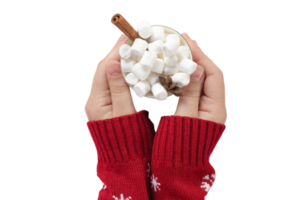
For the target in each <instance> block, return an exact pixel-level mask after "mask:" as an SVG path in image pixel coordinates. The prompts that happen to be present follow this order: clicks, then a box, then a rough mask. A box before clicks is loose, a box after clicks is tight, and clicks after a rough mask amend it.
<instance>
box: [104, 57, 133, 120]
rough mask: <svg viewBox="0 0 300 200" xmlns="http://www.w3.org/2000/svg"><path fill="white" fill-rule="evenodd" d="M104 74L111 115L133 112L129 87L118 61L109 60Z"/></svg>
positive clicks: (117, 115)
mask: <svg viewBox="0 0 300 200" xmlns="http://www.w3.org/2000/svg"><path fill="white" fill-rule="evenodd" d="M106 76H107V81H108V86H109V90H110V95H111V99H112V111H113V117H119V116H123V115H129V114H133V113H135V112H136V111H135V108H134V105H133V102H132V98H131V93H130V90H129V87H128V85H127V83H126V81H125V80H124V77H123V75H122V72H121V65H120V62H118V61H109V62H108V63H107V73H106Z"/></svg>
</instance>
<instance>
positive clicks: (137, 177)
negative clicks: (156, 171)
mask: <svg viewBox="0 0 300 200" xmlns="http://www.w3.org/2000/svg"><path fill="white" fill-rule="evenodd" d="M87 125H88V128H89V130H90V133H91V136H92V138H93V140H94V143H95V146H96V149H97V153H98V167H97V174H98V176H99V178H100V179H101V181H102V182H103V183H104V185H105V186H104V188H103V189H102V190H101V191H100V194H99V198H98V199H121V198H122V196H123V198H124V200H125V199H126V198H129V197H131V199H148V198H149V197H150V189H149V188H150V183H149V173H150V170H149V167H150V164H149V163H150V159H151V151H152V142H153V135H154V126H153V124H152V122H151V121H150V120H149V118H148V112H147V111H141V112H138V113H135V114H132V115H127V116H122V117H116V118H112V119H106V120H100V121H92V122H88V123H87Z"/></svg>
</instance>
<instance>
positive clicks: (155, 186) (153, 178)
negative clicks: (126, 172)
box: [151, 174, 160, 192]
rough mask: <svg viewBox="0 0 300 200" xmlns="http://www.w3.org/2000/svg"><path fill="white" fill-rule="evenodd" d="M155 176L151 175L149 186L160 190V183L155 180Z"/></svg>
mask: <svg viewBox="0 0 300 200" xmlns="http://www.w3.org/2000/svg"><path fill="white" fill-rule="evenodd" d="M157 179H158V178H157V177H155V176H154V174H153V175H152V177H151V188H153V189H154V191H155V192H156V190H160V188H159V186H160V183H159V182H157Z"/></svg>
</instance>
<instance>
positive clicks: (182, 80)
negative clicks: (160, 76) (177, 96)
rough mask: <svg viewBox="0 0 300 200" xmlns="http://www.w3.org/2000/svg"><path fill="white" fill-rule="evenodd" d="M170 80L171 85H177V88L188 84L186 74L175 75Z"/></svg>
mask: <svg viewBox="0 0 300 200" xmlns="http://www.w3.org/2000/svg"><path fill="white" fill-rule="evenodd" d="M171 78H172V82H173V83H178V84H177V86H178V87H184V86H186V85H188V84H189V83H190V76H189V75H187V74H186V73H176V74H174V76H172V77H171Z"/></svg>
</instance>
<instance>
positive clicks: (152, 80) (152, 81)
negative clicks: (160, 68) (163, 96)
mask: <svg viewBox="0 0 300 200" xmlns="http://www.w3.org/2000/svg"><path fill="white" fill-rule="evenodd" d="M147 81H148V82H149V83H150V85H154V84H155V83H157V82H158V81H159V74H156V73H153V72H152V73H151V74H150V75H149V77H148V78H147Z"/></svg>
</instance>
